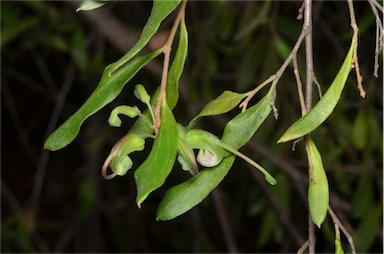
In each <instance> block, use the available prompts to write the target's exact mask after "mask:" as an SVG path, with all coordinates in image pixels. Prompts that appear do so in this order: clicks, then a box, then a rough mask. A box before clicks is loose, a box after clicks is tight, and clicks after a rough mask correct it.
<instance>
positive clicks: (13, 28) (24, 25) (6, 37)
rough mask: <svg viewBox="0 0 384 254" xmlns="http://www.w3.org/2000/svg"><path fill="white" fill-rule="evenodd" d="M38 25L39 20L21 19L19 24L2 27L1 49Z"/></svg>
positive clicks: (33, 18) (34, 18)
mask: <svg viewBox="0 0 384 254" xmlns="http://www.w3.org/2000/svg"><path fill="white" fill-rule="evenodd" d="M3 8H4V7H3ZM37 24H38V19H37V18H36V17H32V18H25V19H19V20H18V22H15V23H14V24H12V25H9V26H4V27H2V29H1V36H0V47H4V45H6V44H7V43H9V42H11V41H12V40H14V39H15V38H17V37H18V36H20V35H21V34H23V33H24V31H27V30H28V29H31V28H32V27H34V26H36V25H37Z"/></svg>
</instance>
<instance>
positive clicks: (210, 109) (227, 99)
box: [190, 91, 248, 125]
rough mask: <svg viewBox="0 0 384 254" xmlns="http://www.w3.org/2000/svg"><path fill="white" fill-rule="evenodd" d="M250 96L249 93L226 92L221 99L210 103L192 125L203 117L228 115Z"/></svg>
mask: <svg viewBox="0 0 384 254" xmlns="http://www.w3.org/2000/svg"><path fill="white" fill-rule="evenodd" d="M247 95H248V94H247V93H242V94H239V93H234V92H231V91H224V92H223V93H222V94H221V95H220V96H219V97H217V98H216V99H214V100H212V101H210V102H209V103H208V104H207V105H206V106H205V107H204V108H203V110H202V111H201V112H200V113H199V114H198V115H197V116H196V117H195V118H193V119H192V121H191V123H190V125H193V123H194V122H195V121H196V120H197V119H199V118H200V117H203V116H214V115H220V114H224V113H227V112H228V111H230V110H232V109H233V108H234V107H236V105H237V104H239V103H240V101H241V100H242V99H244V98H245V97H246V96H247Z"/></svg>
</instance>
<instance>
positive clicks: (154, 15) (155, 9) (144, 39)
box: [109, 0, 181, 75]
mask: <svg viewBox="0 0 384 254" xmlns="http://www.w3.org/2000/svg"><path fill="white" fill-rule="evenodd" d="M180 1H181V0H171V1H169V0H154V1H153V6H152V11H151V15H150V16H149V18H148V20H147V23H146V24H145V26H144V28H143V31H142V33H141V36H140V39H139V41H138V42H137V43H136V44H135V46H133V48H131V49H130V50H129V51H128V53H126V54H125V55H124V56H123V57H122V58H120V60H118V61H117V62H115V63H114V64H113V66H112V67H111V69H110V70H109V74H110V75H111V74H112V73H113V72H115V71H116V70H117V69H119V68H120V67H122V66H123V65H124V64H126V63H127V62H128V61H129V60H131V58H132V57H134V56H135V55H137V53H139V52H140V50H141V49H143V48H144V47H145V45H147V43H148V42H149V40H150V39H151V38H152V36H153V35H154V34H155V33H156V32H157V30H158V29H159V27H160V24H161V22H162V21H163V20H164V19H165V18H166V17H167V16H168V15H169V14H170V13H171V12H172V11H173V10H174V9H175V8H176V7H177V6H178V5H179V3H180Z"/></svg>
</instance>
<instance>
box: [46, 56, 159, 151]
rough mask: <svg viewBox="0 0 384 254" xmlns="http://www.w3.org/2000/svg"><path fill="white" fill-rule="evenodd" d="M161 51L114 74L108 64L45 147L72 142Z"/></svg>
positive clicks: (60, 146) (54, 149)
mask: <svg viewBox="0 0 384 254" xmlns="http://www.w3.org/2000/svg"><path fill="white" fill-rule="evenodd" d="M160 53H161V51H160V50H157V51H155V52H153V53H150V54H148V55H145V56H141V57H137V58H135V59H133V60H132V61H131V62H130V63H128V64H126V65H124V66H123V67H122V68H121V69H120V70H119V71H118V72H115V73H114V74H113V75H112V76H109V75H108V73H109V72H110V70H111V68H112V67H111V65H108V66H107V67H106V68H105V70H104V72H103V75H102V77H101V80H100V82H99V84H98V86H97V87H96V89H95V91H93V93H92V94H91V96H90V97H89V98H88V99H87V101H86V102H85V103H84V104H83V105H82V106H81V107H80V108H79V109H78V110H77V111H76V112H75V113H74V114H73V115H72V116H71V117H70V118H69V119H68V120H67V121H65V122H64V123H63V124H62V125H61V126H60V127H59V128H58V129H57V130H56V131H55V132H53V133H52V134H51V135H50V136H49V137H48V139H47V140H46V141H45V144H44V148H45V149H48V150H51V151H56V150H59V149H61V148H63V147H65V146H66V145H68V144H69V143H71V142H72V141H73V140H74V139H75V138H76V136H77V134H78V133H79V131H80V127H81V125H82V124H83V122H84V121H85V120H86V119H87V118H88V117H90V116H91V115H93V114H94V113H96V112H97V111H99V110H100V109H101V108H103V107H104V106H105V105H107V104H108V103H110V102H111V101H113V100H114V99H115V98H116V97H117V96H118V95H119V94H120V92H121V91H122V89H123V87H124V85H125V84H126V83H127V82H128V81H129V80H130V79H131V78H132V77H133V76H134V75H135V74H136V73H137V72H138V71H139V70H140V69H141V68H142V67H143V66H144V65H146V64H147V63H148V62H149V61H151V60H152V59H154V58H155V57H156V56H158V55H159V54H160Z"/></svg>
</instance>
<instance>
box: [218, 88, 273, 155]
mask: <svg viewBox="0 0 384 254" xmlns="http://www.w3.org/2000/svg"><path fill="white" fill-rule="evenodd" d="M273 89H274V88H273V86H272V87H271V88H270V90H269V91H268V93H267V95H265V96H264V98H263V99H262V100H261V101H260V102H258V103H257V104H256V105H254V106H252V107H250V108H249V109H247V110H246V111H244V112H242V113H241V114H238V115H237V116H236V117H235V118H234V119H232V120H231V121H230V122H229V123H228V124H227V126H226V127H225V129H224V133H223V137H222V139H221V140H222V141H223V142H224V143H225V144H228V145H230V146H232V147H233V148H235V149H239V148H240V147H242V146H243V145H245V144H246V143H247V142H248V141H249V140H250V139H251V138H252V136H253V135H254V134H255V132H256V130H257V129H258V128H259V127H260V125H261V124H262V123H263V122H264V120H265V119H266V118H267V116H268V115H269V113H271V110H272V108H271V105H270V103H271V102H272V101H273V100H274V97H275V94H274V90H273Z"/></svg>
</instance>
